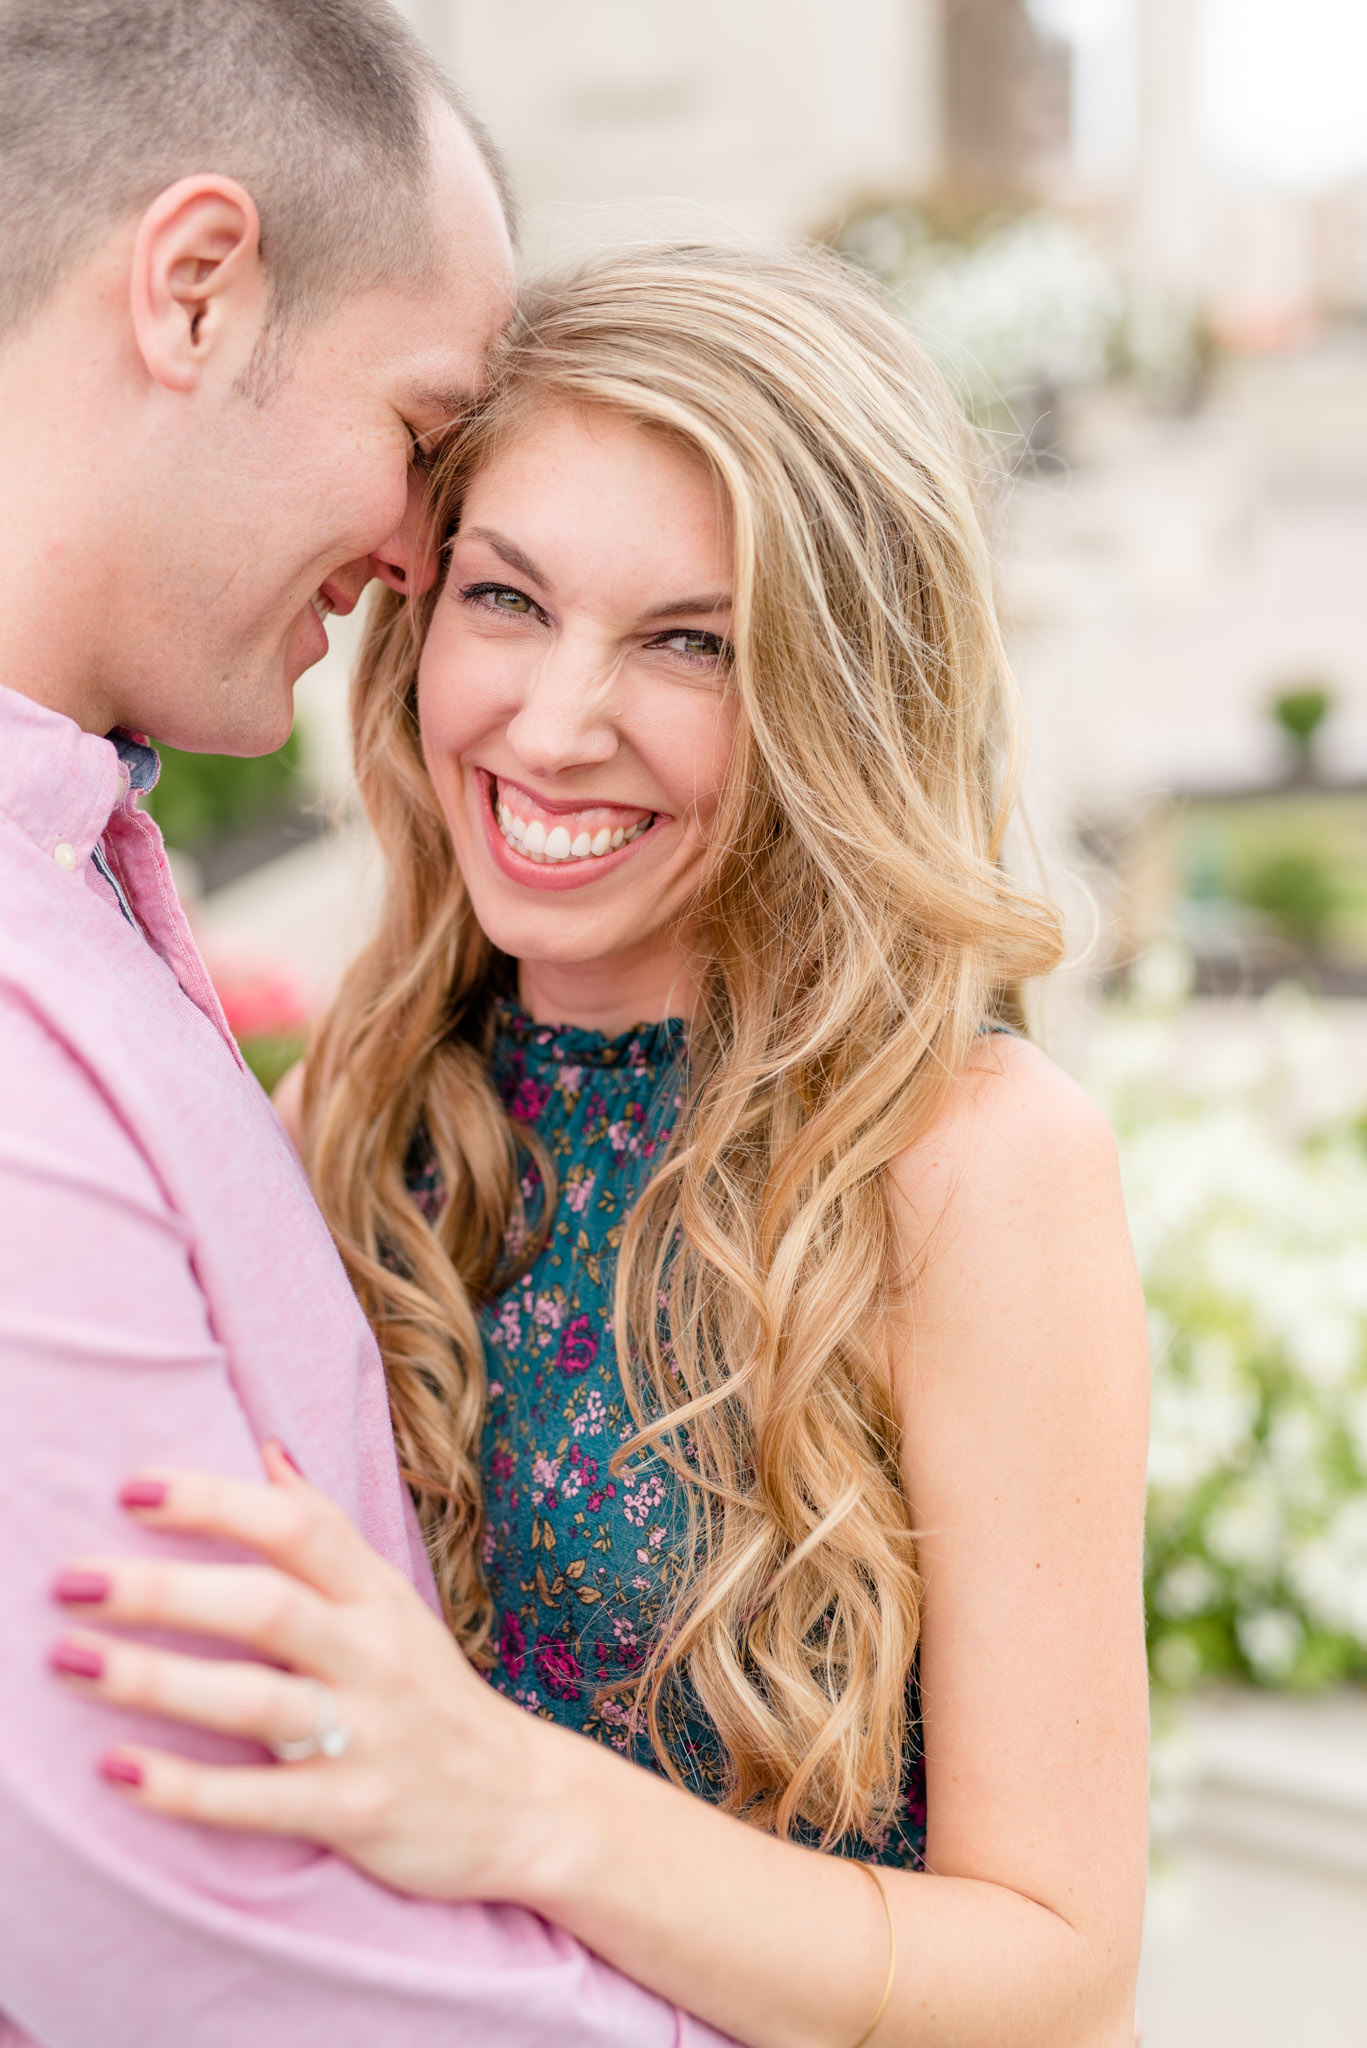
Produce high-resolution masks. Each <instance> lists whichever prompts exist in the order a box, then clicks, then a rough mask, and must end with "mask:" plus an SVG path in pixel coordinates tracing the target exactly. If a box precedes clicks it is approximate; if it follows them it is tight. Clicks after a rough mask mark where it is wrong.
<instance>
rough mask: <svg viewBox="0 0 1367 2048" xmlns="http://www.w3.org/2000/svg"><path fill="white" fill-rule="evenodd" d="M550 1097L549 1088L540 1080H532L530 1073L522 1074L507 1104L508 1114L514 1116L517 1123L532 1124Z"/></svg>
mask: <svg viewBox="0 0 1367 2048" xmlns="http://www.w3.org/2000/svg"><path fill="white" fill-rule="evenodd" d="M550 1097H551V1091H550V1089H549V1088H547V1087H546V1086H545V1085H544V1084H543V1083H542V1082H540V1081H534V1080H533V1079H532V1077H531V1075H530V1074H524V1075H523V1076H522V1079H521V1080H520V1081H519V1082H518V1084H517V1088H516V1090H515V1091H514V1094H513V1099H512V1101H511V1102H510V1103H509V1105H508V1114H509V1115H510V1116H513V1117H516V1119H517V1121H518V1122H519V1123H523V1124H534V1123H535V1122H536V1120H537V1118H538V1117H539V1116H540V1114H541V1112H542V1110H543V1109H544V1108H545V1107H546V1104H547V1103H548V1102H549V1101H550Z"/></svg>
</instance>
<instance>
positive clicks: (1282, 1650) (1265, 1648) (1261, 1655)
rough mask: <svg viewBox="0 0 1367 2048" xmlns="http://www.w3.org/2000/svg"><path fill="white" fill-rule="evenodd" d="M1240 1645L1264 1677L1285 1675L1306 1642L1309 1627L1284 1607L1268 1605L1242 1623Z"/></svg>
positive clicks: (1244, 1617)
mask: <svg viewBox="0 0 1367 2048" xmlns="http://www.w3.org/2000/svg"><path fill="white" fill-rule="evenodd" d="M1238 1634H1239V1647H1240V1649H1241V1650H1242V1651H1243V1653H1244V1655H1245V1656H1246V1657H1247V1659H1248V1661H1249V1663H1250V1664H1251V1665H1252V1666H1253V1669H1254V1670H1255V1671H1256V1672H1257V1674H1258V1676H1259V1677H1260V1678H1270V1679H1272V1680H1274V1681H1275V1680H1276V1679H1279V1678H1285V1677H1287V1675H1288V1674H1289V1673H1290V1671H1291V1669H1292V1667H1293V1666H1294V1664H1295V1662H1296V1659H1297V1657H1298V1656H1299V1655H1300V1652H1301V1645H1302V1643H1303V1642H1304V1641H1305V1630H1304V1629H1303V1628H1302V1627H1301V1624H1300V1622H1299V1620H1298V1619H1297V1617H1296V1616H1295V1615H1294V1614H1291V1613H1289V1612H1288V1611H1287V1610H1286V1608H1284V1607H1265V1608H1263V1610H1262V1611H1261V1613H1258V1614H1246V1615H1244V1616H1243V1617H1242V1618H1241V1620H1240V1621H1239V1624H1238Z"/></svg>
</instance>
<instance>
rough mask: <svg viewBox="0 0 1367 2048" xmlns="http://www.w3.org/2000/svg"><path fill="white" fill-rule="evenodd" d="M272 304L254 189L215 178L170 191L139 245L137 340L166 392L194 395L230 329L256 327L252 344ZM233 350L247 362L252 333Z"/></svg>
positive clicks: (183, 182) (134, 306)
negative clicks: (213, 355) (212, 357)
mask: <svg viewBox="0 0 1367 2048" xmlns="http://www.w3.org/2000/svg"><path fill="white" fill-rule="evenodd" d="M265 305H266V277H265V270H264V267H263V265H262V262H261V221H260V217H259V215H258V214H257V210H256V202H255V201H254V200H253V198H252V196H251V194H250V192H248V191H246V190H245V188H244V187H243V186H241V185H239V184H238V183H237V182H236V180H235V179H233V178H220V177H215V176H213V175H211V174H209V173H205V174H204V175H202V176H196V177H193V178H182V179H180V181H179V182H178V183H177V184H175V185H168V186H167V188H166V190H165V191H164V192H162V193H160V194H159V195H158V197H157V198H156V199H154V200H153V201H152V204H151V205H150V206H149V207H148V209H147V211H146V213H145V214H144V215H143V217H142V219H141V221H140V222H139V223H138V232H137V237H136V239H135V241H134V244H133V270H132V278H131V312H132V316H133V333H134V337H135V339H136V342H137V347H138V351H139V353H140V354H141V356H142V359H143V362H144V363H145V364H146V366H147V370H148V374H149V375H150V376H151V377H153V378H154V379H155V381H156V382H157V383H158V384H162V385H164V386H165V387H166V389H167V390H168V391H191V390H193V389H194V386H195V385H196V384H197V383H198V381H199V379H200V377H201V375H202V374H203V371H204V367H205V364H206V363H207V362H208V360H209V358H210V356H211V355H212V354H213V353H214V352H215V350H221V349H222V348H223V346H224V344H225V342H226V341H228V339H229V337H230V333H231V331H232V330H234V329H235V330H237V331H238V333H241V332H242V330H243V329H246V330H248V331H249V333H250V336H251V340H252V342H253V343H254V341H255V337H256V334H257V333H258V332H259V330H260V326H261V321H262V318H263V316H264V313H265ZM233 338H234V340H235V339H236V337H235V336H234V337H233ZM233 353H234V356H235V357H237V356H241V357H242V359H243V361H244V362H245V360H246V358H247V356H248V355H249V354H250V349H249V347H248V345H247V341H246V338H245V336H244V338H243V339H242V341H241V342H238V343H237V345H236V346H235V347H234V350H233Z"/></svg>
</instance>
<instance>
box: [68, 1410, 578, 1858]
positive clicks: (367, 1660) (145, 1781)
mask: <svg viewBox="0 0 1367 2048" xmlns="http://www.w3.org/2000/svg"><path fill="white" fill-rule="evenodd" d="M264 1456H265V1461H266V1468H267V1471H268V1473H269V1475H270V1480H271V1483H270V1484H269V1485H254V1484H249V1483H246V1482H243V1481H240V1480H232V1479H222V1478H217V1477H214V1476H212V1475H210V1474H208V1473H203V1472H167V1471H159V1472H147V1473H143V1474H140V1475H139V1476H138V1477H137V1478H136V1479H134V1480H131V1481H130V1482H129V1484H128V1485H127V1486H126V1487H125V1489H124V1492H123V1495H122V1500H123V1504H124V1506H125V1507H126V1508H127V1509H128V1511H129V1513H130V1514H133V1515H135V1516H136V1518H137V1520H138V1521H139V1522H140V1523H142V1524H143V1526H144V1527H147V1528H151V1529H165V1530H167V1531H168V1532H170V1531H177V1532H185V1533H190V1534H194V1535H200V1536H212V1537H218V1538H221V1539H223V1540H225V1541H227V1542H230V1543H235V1544H242V1545H246V1546H248V1547H249V1548H251V1549H253V1550H256V1551H258V1552H260V1553H261V1554H262V1556H263V1557H264V1558H266V1559H267V1560H268V1562H267V1563H265V1564H194V1563H188V1562H185V1561H183V1560H181V1559H176V1558H171V1557H168V1558H166V1559H165V1560H164V1561H163V1560H160V1559H156V1558H148V1557H146V1556H142V1557H122V1558H104V1557H97V1558H82V1559H79V1560H77V1561H75V1562H74V1563H73V1564H72V1566H71V1567H70V1568H69V1569H68V1570H67V1571H65V1572H63V1573H62V1575H61V1577H60V1578H59V1580H58V1582H57V1586H56V1588H55V1594H56V1598H57V1599H58V1600H59V1601H61V1602H62V1603H63V1604H64V1605H65V1606H66V1607H67V1608H68V1611H69V1612H71V1613H72V1614H73V1616H74V1615H76V1614H79V1616H80V1618H81V1620H82V1622H84V1621H85V1619H86V1617H87V1616H89V1617H90V1618H91V1619H92V1620H98V1621H100V1622H111V1623H116V1624H118V1625H119V1626H120V1627H139V1628H157V1629H172V1630H178V1629H184V1630H186V1631H188V1632H192V1633H194V1634H196V1635H200V1636H205V1635H209V1636H220V1637H224V1638H228V1639H231V1640H232V1641H233V1642H235V1643H241V1644H245V1645H248V1646H249V1647H250V1648H251V1649H252V1650H254V1651H256V1652H257V1653H258V1654H259V1655H260V1656H261V1657H263V1658H268V1659H270V1660H271V1661H270V1663H256V1662H246V1661H244V1662H226V1661H221V1660H217V1659H211V1658H204V1657H195V1656H189V1655H180V1654H178V1653H176V1652H174V1651H171V1650H164V1649H153V1648H151V1647H149V1646H148V1645H146V1644H143V1643H138V1642H133V1641H129V1640H127V1639H126V1638H124V1637H122V1636H111V1635H106V1634H103V1633H101V1632H98V1631H96V1630H94V1629H92V1628H88V1627H85V1626H82V1627H80V1628H76V1629H72V1630H70V1631H69V1632H68V1633H67V1634H66V1635H65V1636H64V1637H63V1638H62V1640H61V1642H60V1643H59V1644H58V1646H57V1648H56V1650H55V1652H54V1655H53V1666H54V1669H55V1670H56V1671H57V1672H58V1673H59V1675H60V1676H61V1677H62V1678H63V1679H64V1680H65V1682H66V1683H67V1684H69V1685H72V1686H73V1687H75V1688H76V1689H77V1690H78V1691H81V1692H83V1693H85V1694H87V1695H88V1696H90V1697H92V1698H95V1699H100V1700H105V1701H108V1702H109V1703H110V1704H111V1705H114V1706H121V1707H128V1708H133V1709H135V1710H138V1711H141V1712H145V1713H152V1714H161V1715H165V1716H167V1717H168V1718H170V1719H172V1720H177V1721H186V1722H191V1723H193V1724H195V1725H196V1726H198V1727H201V1728H211V1729H215V1730H217V1731H219V1732H220V1733H223V1734H228V1735H235V1736H244V1737H247V1738H248V1739H250V1740H252V1741H255V1742H259V1743H260V1744H262V1746H263V1747H265V1748H271V1747H273V1746H274V1745H276V1744H278V1743H290V1742H296V1741H299V1740H301V1739H305V1738H307V1737H309V1736H310V1735H311V1734H313V1733H314V1732H315V1731H316V1730H317V1728H318V1716H319V1707H320V1695H319V1693H318V1691H317V1686H316V1684H310V1683H309V1682H308V1681H309V1680H314V1681H317V1682H320V1683H321V1684H323V1685H325V1686H327V1687H328V1689H329V1691H330V1692H331V1694H332V1696H333V1701H334V1702H335V1714H336V1721H337V1724H338V1725H339V1726H340V1727H341V1728H344V1729H345V1730H347V1731H348V1734H349V1738H350V1739H349V1741H348V1742H347V1744H346V1746H345V1749H344V1752H343V1753H342V1754H341V1755H338V1756H324V1755H318V1756H314V1757H312V1758H311V1759H310V1760H309V1761H307V1762H300V1763H285V1764H281V1763H270V1764H264V1763H263V1764H261V1765H252V1764H245V1765H244V1764H236V1765H229V1766H226V1767H225V1766H218V1765H212V1764H206V1763H200V1762H197V1761H194V1760H192V1759H190V1758H188V1757H185V1756H181V1755H176V1754H175V1753H173V1752H171V1751H168V1750H161V1749H151V1748H146V1747H143V1746H142V1745H140V1744H136V1745H135V1744H120V1746H119V1747H118V1748H117V1749H116V1750H113V1751H111V1752H110V1753H109V1754H108V1755H107V1756H106V1757H105V1758H104V1760H103V1763H102V1770H103V1772H104V1775H105V1776H106V1777H107V1778H108V1779H109V1781H110V1782H111V1783H112V1784H114V1785H117V1786H118V1787H119V1788H120V1789H121V1790H122V1791H123V1793H124V1794H125V1796H126V1797H127V1798H129V1799H130V1800H132V1801H134V1802H135V1803H136V1804H137V1805H139V1806H143V1807H146V1808H147V1809H149V1810H150V1811H152V1812H156V1813H164V1814H168V1815H172V1816H175V1817H177V1818H179V1819H182V1820H194V1821H202V1822H208V1823H209V1824H210V1825H212V1826H215V1827H223V1828H242V1829H251V1830H253V1831H256V1832H260V1833H266V1834H278V1835H297V1836H302V1837H304V1838H306V1839H308V1840H311V1841H315V1842H321V1843H325V1844H327V1845H328V1846H329V1847H331V1848H334V1849H337V1850H339V1851H340V1852H341V1853H342V1854H344V1855H346V1856H348V1857H349V1858H350V1859H351V1860H352V1861H353V1862H355V1863H358V1864H360V1865H362V1866H363V1867H364V1868H365V1869H367V1870H369V1871H370V1872H372V1874H373V1875H374V1876H376V1877H378V1878H380V1879H381V1880H382V1881H383V1882H384V1883H386V1884H389V1885H393V1886H394V1887H395V1888H396V1889H399V1890H402V1891H407V1892H418V1893H423V1894H426V1895H428V1896H430V1897H436V1898H448V1899H449V1898H473V1897H477V1898H481V1899H500V1898H502V1899H507V1898H511V1897H513V1896H515V1895H516V1893H515V1889H514V1886H513V1884H512V1881H511V1878H512V1873H515V1872H516V1873H518V1875H519V1877H520V1878H521V1880H522V1884H525V1882H526V1879H527V1877H528V1875H529V1874H530V1871H531V1869H532V1868H534V1865H535V1858H534V1854H533V1849H534V1844H533V1842H532V1839H531V1837H532V1833H533V1831H535V1830H536V1829H538V1828H539V1827H540V1825H541V1824H542V1822H543V1819H544V1816H545V1814H546V1812H547V1810H548V1807H549V1803H550V1802H549V1798H548V1796H547V1789H546V1788H545V1787H544V1786H543V1785H542V1784H541V1782H540V1780H541V1775H542V1768H541V1767H542V1762H543V1757H544V1753H545V1751H546V1749H547V1747H548V1746H549V1747H550V1748H552V1749H554V1748H555V1747H556V1745H557V1743H563V1741H564V1740H565V1739H566V1738H565V1736H564V1731H562V1730H559V1729H556V1728H551V1727H549V1726H548V1725H547V1724H545V1723H543V1722H538V1721H536V1720H535V1719H534V1718H533V1717H532V1716H531V1715H529V1714H527V1713H525V1712H524V1711H523V1709H522V1708H520V1707H517V1706H514V1705H513V1704H512V1703H511V1702H510V1701H508V1700H505V1699H504V1698H503V1697H502V1695H501V1694H499V1693H497V1692H495V1691H494V1690H493V1688H492V1687H491V1686H488V1685H486V1684H485V1683H484V1681H483V1680H482V1679H481V1678H480V1677H479V1676H478V1675H477V1674H476V1672H475V1671H474V1670H473V1669H472V1668H471V1666H470V1665H469V1663H468V1662H467V1661H466V1659H465V1658H464V1656H463V1655H462V1654H461V1652H460V1650H459V1649H458V1648H457V1646H456V1644H455V1643H454V1641H453V1640H452V1638H451V1636H450V1635H449V1634H448V1632H447V1630H446V1628H445V1627H444V1626H443V1624H442V1622H441V1621H439V1620H438V1618H437V1616H436V1615H435V1614H433V1613H432V1612H431V1610H430V1609H429V1608H428V1607H427V1606H426V1605H425V1603H424V1602H423V1600H422V1599H421V1597H420V1595H419V1594H418V1593H417V1592H415V1591H414V1589H413V1588H412V1587H411V1586H410V1585H409V1584H408V1582H407V1580H405V1579H403V1578H402V1577H401V1576H400V1575H399V1573H398V1572H396V1571H394V1570H393V1569H392V1568H391V1567H390V1566H389V1565H388V1564H386V1563H385V1562H384V1560H383V1559H382V1558H380V1557H378V1556H377V1555H376V1553H375V1552H374V1551H373V1550H372V1549H371V1548H370V1546H369V1545H368V1544H367V1543H366V1542H365V1541H364V1539H363V1538H362V1537H361V1536H360V1535H359V1534H358V1532H357V1531H356V1529H355V1528H353V1526H352V1524H351V1523H350V1522H349V1521H348V1520H347V1519H346V1517H345V1515H344V1514H343V1513H342V1512H341V1510H340V1508H338V1507H336V1506H335V1505H334V1504H333V1503H332V1502H331V1501H330V1500H328V1499H327V1497H326V1496H325V1495H324V1494H322V1493H320V1492H319V1491H318V1490H317V1489H316V1488H315V1487H313V1486H310V1485H309V1484H308V1482H307V1480H305V1479H304V1478H303V1477H302V1476H301V1475H300V1474H299V1473H298V1472H297V1471H296V1470H295V1469H294V1468H293V1467H292V1465H291V1463H290V1462H289V1460H288V1458H287V1456H286V1455H285V1454H284V1453H282V1451H281V1450H280V1448H279V1447H278V1446H276V1445H269V1444H268V1445H267V1446H266V1447H265V1451H264ZM279 1665H284V1666H287V1667H288V1668H287V1669H286V1670H280V1669H277V1668H273V1667H275V1666H279ZM568 1739H570V1740H572V1738H568ZM521 1888H522V1887H521V1885H519V1886H518V1887H517V1890H520V1889H521Z"/></svg>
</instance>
